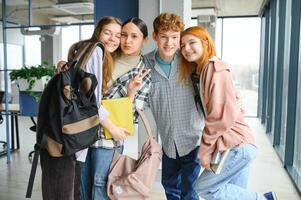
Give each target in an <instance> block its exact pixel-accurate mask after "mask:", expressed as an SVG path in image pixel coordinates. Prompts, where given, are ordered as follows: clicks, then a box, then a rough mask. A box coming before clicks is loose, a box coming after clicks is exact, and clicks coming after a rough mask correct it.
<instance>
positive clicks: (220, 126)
mask: <svg viewBox="0 0 301 200" xmlns="http://www.w3.org/2000/svg"><path fill="white" fill-rule="evenodd" d="M209 61H210V62H209V63H208V64H207V65H206V66H205V67H204V69H203V71H202V73H201V77H200V86H201V89H200V90H201V91H200V92H201V95H202V97H203V103H204V106H205V110H206V111H207V116H206V118H205V127H204V130H203V136H202V140H201V144H200V149H199V159H200V161H201V164H202V166H204V167H205V168H207V169H210V162H211V159H212V155H213V152H214V151H215V149H216V148H217V149H218V150H219V151H221V152H222V151H225V150H226V149H229V148H231V147H237V146H240V145H243V144H246V143H250V144H255V139H254V136H253V133H252V131H251V129H250V127H249V126H248V125H247V124H246V122H245V119H244V112H243V110H242V109H241V108H240V105H239V104H238V103H237V101H238V99H239V97H238V95H237V93H236V91H235V89H234V87H233V83H232V78H231V74H230V67H229V66H228V65H227V64H225V63H224V62H223V61H222V60H220V59H218V58H217V57H213V58H211V59H210V60H209Z"/></svg>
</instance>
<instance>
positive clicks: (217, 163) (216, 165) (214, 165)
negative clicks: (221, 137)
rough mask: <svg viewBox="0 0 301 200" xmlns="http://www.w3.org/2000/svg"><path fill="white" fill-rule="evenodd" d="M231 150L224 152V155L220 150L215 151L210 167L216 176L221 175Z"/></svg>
mask: <svg viewBox="0 0 301 200" xmlns="http://www.w3.org/2000/svg"><path fill="white" fill-rule="evenodd" d="M229 152H230V149H227V150H226V151H224V152H223V153H221V152H219V151H218V150H215V152H214V154H213V157H212V161H211V163H210V167H211V170H212V171H213V172H214V173H215V174H220V173H221V171H222V169H223V167H224V164H225V161H226V159H227V157H228V155H229Z"/></svg>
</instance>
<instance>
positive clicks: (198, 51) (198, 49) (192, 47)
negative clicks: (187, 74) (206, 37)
mask: <svg viewBox="0 0 301 200" xmlns="http://www.w3.org/2000/svg"><path fill="white" fill-rule="evenodd" d="M203 52H204V48H203V43H202V41H201V40H200V39H199V38H197V37H195V36H193V35H191V34H187V35H184V36H183V37H182V38H181V53H182V55H183V56H184V58H185V59H186V60H187V61H188V62H194V63H198V61H199V60H200V58H201V57H202V55H203Z"/></svg>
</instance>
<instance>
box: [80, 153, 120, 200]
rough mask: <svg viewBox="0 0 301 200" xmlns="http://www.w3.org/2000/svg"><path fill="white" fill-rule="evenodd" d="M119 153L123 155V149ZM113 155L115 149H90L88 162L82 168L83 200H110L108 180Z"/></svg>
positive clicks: (81, 191) (81, 187)
mask: <svg viewBox="0 0 301 200" xmlns="http://www.w3.org/2000/svg"><path fill="white" fill-rule="evenodd" d="M118 151H119V153H121V152H122V147H119V148H118ZM113 155H114V149H106V148H101V147H99V148H89V151H88V154H87V158H86V162H85V163H83V164H82V166H81V181H80V199H81V200H100V199H101V200H109V197H108V195H107V180H108V175H109V169H110V165H111V162H112V159H113Z"/></svg>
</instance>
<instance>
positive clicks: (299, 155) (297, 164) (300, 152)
mask: <svg viewBox="0 0 301 200" xmlns="http://www.w3.org/2000/svg"><path fill="white" fill-rule="evenodd" d="M299 68H300V66H299ZM300 74H301V72H299V83H298V91H299V92H298V96H297V110H296V111H297V114H296V131H295V133H296V136H295V145H294V147H295V151H294V164H293V167H294V168H295V170H296V171H297V173H298V175H299V177H301V145H300V144H301V122H300V121H301V103H300V101H301V93H300V89H301V80H300V77H301V75H300Z"/></svg>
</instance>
